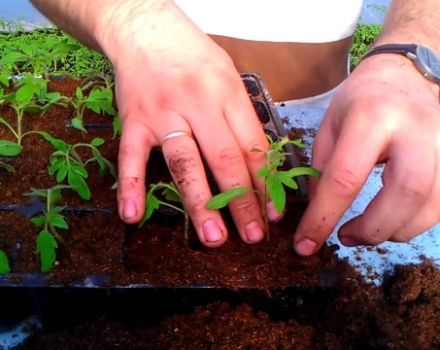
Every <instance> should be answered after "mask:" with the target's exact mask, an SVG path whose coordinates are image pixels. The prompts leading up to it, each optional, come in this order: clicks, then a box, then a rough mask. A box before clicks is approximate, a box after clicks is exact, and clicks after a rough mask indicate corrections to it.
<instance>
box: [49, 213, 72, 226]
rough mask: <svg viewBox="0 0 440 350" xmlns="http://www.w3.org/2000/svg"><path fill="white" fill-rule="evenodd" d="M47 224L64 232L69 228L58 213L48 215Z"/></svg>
mask: <svg viewBox="0 0 440 350" xmlns="http://www.w3.org/2000/svg"><path fill="white" fill-rule="evenodd" d="M48 223H49V225H52V226H54V227H58V228H61V229H64V230H67V229H68V228H69V225H68V224H67V222H66V220H65V219H64V216H62V215H60V214H58V213H51V214H49V215H48Z"/></svg>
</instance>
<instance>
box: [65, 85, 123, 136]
mask: <svg viewBox="0 0 440 350" xmlns="http://www.w3.org/2000/svg"><path fill="white" fill-rule="evenodd" d="M84 90H85V89H83V88H80V87H78V88H76V90H75V98H72V99H69V103H71V104H72V106H73V107H74V108H75V110H76V116H75V117H74V118H73V119H72V126H73V127H74V128H76V129H79V130H81V131H84V132H87V130H86V129H85V128H84V111H85V109H86V108H88V109H90V110H92V111H93V112H95V113H98V114H100V113H103V112H105V113H106V114H108V115H110V116H112V117H113V135H114V136H116V135H119V134H120V133H121V126H120V121H119V118H118V116H117V113H116V110H115V109H114V107H113V90H112V89H111V88H109V87H98V88H94V89H92V90H91V91H90V93H89V94H88V95H85V94H84Z"/></svg>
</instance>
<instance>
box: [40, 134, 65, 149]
mask: <svg viewBox="0 0 440 350" xmlns="http://www.w3.org/2000/svg"><path fill="white" fill-rule="evenodd" d="M39 134H40V135H41V136H42V137H43V138H44V139H45V140H46V141H47V142H49V143H50V144H51V145H52V146H53V148H55V149H56V150H59V151H64V152H66V151H67V149H68V148H69V145H68V144H67V143H65V142H64V141H63V140H61V139H57V138H56V137H53V136H52V135H51V134H49V133H48V132H46V131H39Z"/></svg>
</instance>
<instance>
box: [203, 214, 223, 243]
mask: <svg viewBox="0 0 440 350" xmlns="http://www.w3.org/2000/svg"><path fill="white" fill-rule="evenodd" d="M202 229H203V237H205V241H206V242H209V243H215V242H218V241H220V240H221V239H222V238H223V231H222V230H221V228H220V226H219V225H218V224H217V222H215V221H214V220H212V219H209V220H206V221H205V222H204V223H203V228H202Z"/></svg>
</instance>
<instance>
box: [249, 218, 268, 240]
mask: <svg viewBox="0 0 440 350" xmlns="http://www.w3.org/2000/svg"><path fill="white" fill-rule="evenodd" d="M263 237H264V232H263V229H262V228H261V226H260V224H259V223H258V222H256V221H253V222H251V223H249V224H247V225H246V238H247V240H248V241H249V242H252V243H257V242H259V241H261V240H262V239H263Z"/></svg>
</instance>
